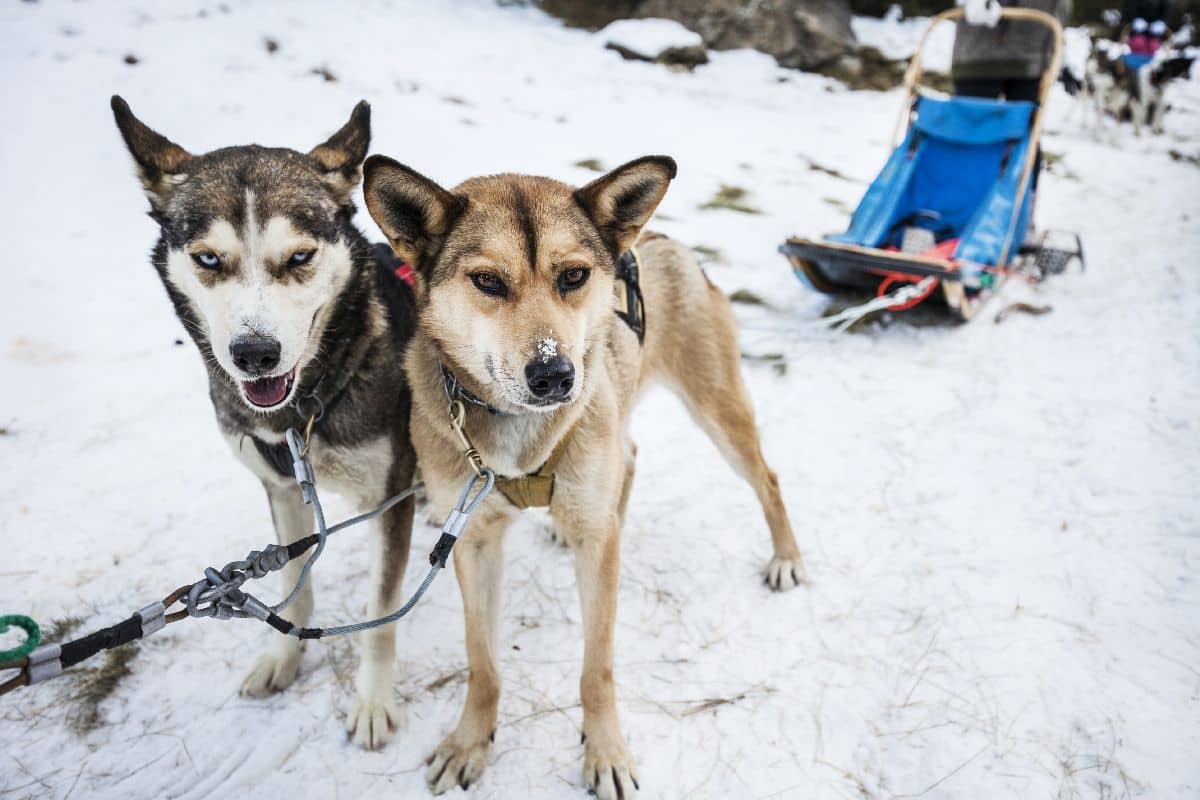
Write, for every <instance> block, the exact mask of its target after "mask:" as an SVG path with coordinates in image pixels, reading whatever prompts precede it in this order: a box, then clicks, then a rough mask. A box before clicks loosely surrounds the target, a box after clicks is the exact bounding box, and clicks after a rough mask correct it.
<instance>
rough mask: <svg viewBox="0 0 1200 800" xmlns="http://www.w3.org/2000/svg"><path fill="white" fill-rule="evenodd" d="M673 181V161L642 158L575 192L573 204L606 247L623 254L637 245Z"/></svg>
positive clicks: (666, 158) (661, 157) (658, 158)
mask: <svg viewBox="0 0 1200 800" xmlns="http://www.w3.org/2000/svg"><path fill="white" fill-rule="evenodd" d="M674 177H675V159H673V158H670V157H668V156H644V157H642V158H639V159H636V160H634V161H630V162H629V163H628V164H625V165H623V166H620V167H617V168H616V169H614V170H613V171H612V172H610V173H608V174H607V175H605V176H603V177H601V178H597V179H596V180H594V181H592V182H591V183H589V184H588V185H587V186H584V187H583V188H582V189H577V190H576V191H575V200H576V202H578V203H579V205H580V206H582V207H583V209H584V211H586V212H587V214H588V216H589V217H591V219H592V222H594V223H596V227H597V228H599V229H600V233H601V234H602V235H603V236H604V237H605V239H606V240H607V241H608V243H609V245H610V246H612V247H613V248H614V250H615V251H616V252H617V253H623V252H625V251H626V250H628V249H629V247H630V246H631V245H632V244H633V243H634V242H635V241H637V236H638V233H639V232H640V231H641V230H642V226H643V225H645V224H646V223H647V222H648V221H649V219H650V215H651V214H653V213H654V209H656V208H658V204H659V203H660V202H661V201H662V199H663V195H665V194H666V193H667V186H668V185H669V184H670V183H671V179H672V178H674Z"/></svg>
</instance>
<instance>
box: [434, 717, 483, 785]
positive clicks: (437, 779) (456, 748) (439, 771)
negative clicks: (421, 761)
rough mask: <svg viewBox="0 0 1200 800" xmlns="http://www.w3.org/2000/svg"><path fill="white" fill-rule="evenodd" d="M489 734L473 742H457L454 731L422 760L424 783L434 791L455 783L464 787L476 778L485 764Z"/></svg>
mask: <svg viewBox="0 0 1200 800" xmlns="http://www.w3.org/2000/svg"><path fill="white" fill-rule="evenodd" d="M490 749H491V737H484V738H482V739H478V740H475V741H460V739H459V737H458V734H457V732H455V733H452V734H450V735H449V736H447V737H446V739H445V741H443V742H442V743H441V744H440V745H438V749H437V750H434V751H433V755H431V756H430V757H429V758H428V759H426V761H425V763H426V764H428V765H429V769H428V770H427V771H426V772H425V782H426V783H428V784H429V789H430V790H431V791H432V792H433V793H434V794H441V793H442V792H445V791H447V790H449V789H453V788H454V787H455V786H458V787H460V788H462V789H467V788H469V787H470V786H471V784H473V783H475V782H476V781H477V780H479V777H480V776H481V775H483V770H484V769H485V768H486V767H487V762H488V751H489V750H490Z"/></svg>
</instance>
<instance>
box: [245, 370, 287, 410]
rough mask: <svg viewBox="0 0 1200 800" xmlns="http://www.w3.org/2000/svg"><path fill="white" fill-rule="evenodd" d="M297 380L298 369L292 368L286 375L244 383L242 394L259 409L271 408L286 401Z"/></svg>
mask: <svg viewBox="0 0 1200 800" xmlns="http://www.w3.org/2000/svg"><path fill="white" fill-rule="evenodd" d="M295 380H296V368H295V367H292V369H291V370H290V371H288V372H287V373H286V374H284V375H276V376H275V377H274V378H259V379H258V380H253V381H242V394H244V395H245V396H246V399H247V400H249V401H250V404H251V405H254V406H257V407H258V408H271V407H273V406H277V405H279V404H280V403H282V402H283V401H284V399H285V398H286V397H287V396H288V393H289V392H291V391H292V383H293V382H294V381H295Z"/></svg>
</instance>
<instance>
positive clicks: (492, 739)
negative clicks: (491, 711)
mask: <svg viewBox="0 0 1200 800" xmlns="http://www.w3.org/2000/svg"><path fill="white" fill-rule="evenodd" d="M488 741H489V742H491V743H492V744H495V743H496V729H495V728H493V729H492V732H491V733H489V734H488Z"/></svg>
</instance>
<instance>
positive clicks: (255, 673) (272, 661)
mask: <svg viewBox="0 0 1200 800" xmlns="http://www.w3.org/2000/svg"><path fill="white" fill-rule="evenodd" d="M263 487H264V488H265V489H266V490H267V501H268V502H269V503H270V504H271V519H272V521H273V522H274V523H275V537H276V539H277V540H278V541H279V543H280V544H291V543H292V542H294V541H296V540H297V539H303V538H304V537H305V536H308V535H309V534H310V533H312V532H313V515H312V511H311V510H309V508H308V506H306V505H305V504H304V496H303V495H301V494H300V489H299V488H297V487H296V486H294V485H287V486H278V485H274V484H270V483H266V482H264V483H263ZM303 566H304V559H302V558H299V559H296V560H295V561H289V562H288V563H287V564H285V565H284V566H283V569H282V570H280V583H281V584H282V586H283V592H284V595H286V594H287V593H289V592H291V591H292V587H293V586H295V585H296V581H297V580H299V578H300V570H301V568H302V567H303ZM312 611H313V591H312V584H311V583H309V584H308V585H306V586H305V587H304V589H302V590H301V591H300V594H298V595H297V596H296V599H295V601H294V602H293V603H292V605H291V606H289V607H288V610H287V613H286V614H285V616H286V617H287V618H288V619H289V620H291V621H292V622H294V623H295V624H296V625H298V626H301V627H303V626H304V625H307V624H308V618H309V617H310V616H311V615H312ZM267 635H268V636H270V637H271V644H270V646H269V647H268V648H267V652H265V653H263V655H262V656H260V657H259V659H258V661H257V662H255V664H254V667H253V669H251V670H250V674H249V675H247V676H246V679H245V680H244V681H242V694H243V695H244V696H247V697H262V696H264V695H268V694H271V693H272V692H278V691H281V690H283V689H286V688H287V687H288V686H290V685H291V683H292V681H294V680H295V679H296V672H297V670H298V669H299V667H300V656H301V654H302V653H303V652H304V643H303V642H301V641H300V640H299V639H297V638H296V637H295V636H284V635H283V634H281V633H276V632H274V631H271V632H270V633H268V634H267Z"/></svg>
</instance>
